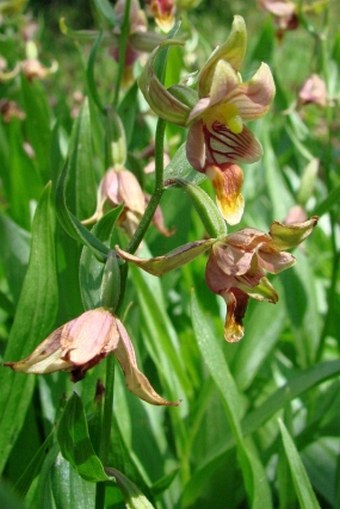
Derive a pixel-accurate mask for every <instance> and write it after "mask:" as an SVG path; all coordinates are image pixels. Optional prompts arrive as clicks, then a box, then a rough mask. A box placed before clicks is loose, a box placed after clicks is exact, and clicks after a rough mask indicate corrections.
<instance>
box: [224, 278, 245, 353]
mask: <svg viewBox="0 0 340 509" xmlns="http://www.w3.org/2000/svg"><path fill="white" fill-rule="evenodd" d="M223 298H224V300H225V302H226V304H227V316H226V320H225V324H224V339H225V340H226V341H228V343H236V342H237V341H240V339H242V338H243V336H244V327H243V317H244V315H245V312H246V309H247V305H248V295H247V294H246V293H244V292H242V290H239V289H237V288H232V289H231V290H230V291H229V292H227V293H226V294H225V295H223Z"/></svg>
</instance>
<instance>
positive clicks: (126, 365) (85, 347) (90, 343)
mask: <svg viewBox="0 0 340 509" xmlns="http://www.w3.org/2000/svg"><path fill="white" fill-rule="evenodd" d="M111 352H112V353H113V354H114V356H115V357H116V359H117V361H118V362H119V364H120V366H121V368H122V370H123V372H124V376H125V381H126V386H127V388H128V390H129V391H131V392H132V393H133V394H135V395H136V396H138V397H139V398H141V399H143V400H145V401H147V402H148V403H151V404H153V405H171V406H173V405H178V403H177V402H171V401H167V400H165V399H164V398H162V397H161V396H160V395H159V394H157V393H156V391H155V390H154V389H153V387H152V386H151V384H150V382H149V380H148V379H147V378H146V376H145V375H143V373H141V371H139V369H138V367H137V360H136V354H135V350H134V347H133V344H132V342H131V339H130V337H129V335H128V333H127V331H126V329H125V327H124V325H123V324H122V322H121V321H120V320H119V319H118V318H117V317H115V316H114V315H112V314H111V313H110V312H109V311H108V310H106V309H104V308H97V309H91V310H89V311H85V312H84V313H83V314H82V315H80V316H78V317H77V318H74V319H73V320H71V321H69V322H67V323H66V324H64V325H62V326H61V327H58V329H56V330H55V331H53V332H52V333H51V334H50V335H49V336H48V337H47V338H46V339H45V340H44V341H43V342H42V343H40V345H38V346H37V348H36V349H35V350H34V351H33V352H32V353H31V355H29V356H28V357H27V358H26V359H23V360H21V361H18V362H5V366H8V367H10V368H12V369H13V370H14V371H18V372H21V373H32V374H46V373H53V372H55V371H69V372H71V376H72V380H73V381H74V382H76V381H78V380H81V379H82V378H83V377H84V375H85V373H86V371H87V370H88V369H90V368H91V367H93V366H95V365H96V364H98V362H100V361H101V360H102V359H104V358H105V357H107V355H109V354H110V353H111Z"/></svg>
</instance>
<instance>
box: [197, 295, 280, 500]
mask: <svg viewBox="0 0 340 509" xmlns="http://www.w3.org/2000/svg"><path fill="white" fill-rule="evenodd" d="M191 314H192V323H193V328H194V333H195V336H196V339H197V343H198V347H199V349H200V351H201V355H202V357H203V360H204V362H205V364H206V366H207V368H208V370H209V373H210V375H211V377H212V379H213V380H214V382H215V384H216V386H217V388H218V389H219V391H220V394H221V397H222V401H223V403H224V405H225V409H226V414H227V418H228V421H229V424H230V428H231V430H232V433H233V436H234V438H235V441H236V445H237V451H238V455H239V459H240V464H241V469H242V474H243V479H244V484H245V489H246V491H247V494H248V498H249V501H250V503H251V507H252V508H253V509H255V508H258V509H260V508H262V507H266V508H268V509H269V508H271V507H272V502H271V494H270V489H269V484H268V481H267V480H266V474H265V470H264V468H263V466H262V465H261V462H260V460H259V458H258V455H257V452H256V450H255V447H254V445H253V443H252V442H251V441H250V440H245V439H244V437H243V435H242V430H241V422H240V420H241V417H242V413H243V412H242V409H243V401H242V398H241V395H240V394H239V392H238V389H237V386H236V384H235V381H234V379H233V377H232V375H231V373H230V371H229V367H228V365H227V363H226V361H225V358H224V356H223V352H222V348H221V347H220V346H219V343H217V341H216V335H215V334H214V333H213V332H212V330H211V328H210V327H209V325H208V324H207V321H206V318H205V317H204V316H203V314H202V311H201V310H200V308H199V305H198V301H197V299H196V297H195V295H194V294H192V300H191ZM221 342H222V340H221Z"/></svg>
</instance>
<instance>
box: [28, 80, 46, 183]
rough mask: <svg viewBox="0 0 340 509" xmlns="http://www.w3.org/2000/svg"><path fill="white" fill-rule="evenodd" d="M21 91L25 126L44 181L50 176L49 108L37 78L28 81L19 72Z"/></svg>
mask: <svg viewBox="0 0 340 509" xmlns="http://www.w3.org/2000/svg"><path fill="white" fill-rule="evenodd" d="M21 91H22V98H23V103H24V110H25V113H26V119H25V121H24V122H25V128H26V132H27V138H28V141H29V143H30V144H31V145H32V147H33V149H34V152H35V155H36V161H37V167H38V172H39V174H40V176H41V178H42V181H43V182H44V183H47V181H48V180H49V178H50V167H51V161H50V147H51V139H52V135H51V127H50V109H49V106H48V102H47V98H46V93H45V90H44V89H43V87H42V85H41V83H38V82H37V80H34V81H31V82H29V81H28V80H27V79H26V78H25V76H24V75H23V74H21Z"/></svg>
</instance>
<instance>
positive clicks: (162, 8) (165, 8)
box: [147, 0, 175, 32]
mask: <svg viewBox="0 0 340 509" xmlns="http://www.w3.org/2000/svg"><path fill="white" fill-rule="evenodd" d="M147 4H149V5H150V10H151V12H152V14H153V16H154V17H155V21H156V23H157V25H158V26H159V27H160V28H161V29H162V30H163V31H164V32H169V30H171V28H172V27H173V26H174V22H175V0H148V1H147Z"/></svg>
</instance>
